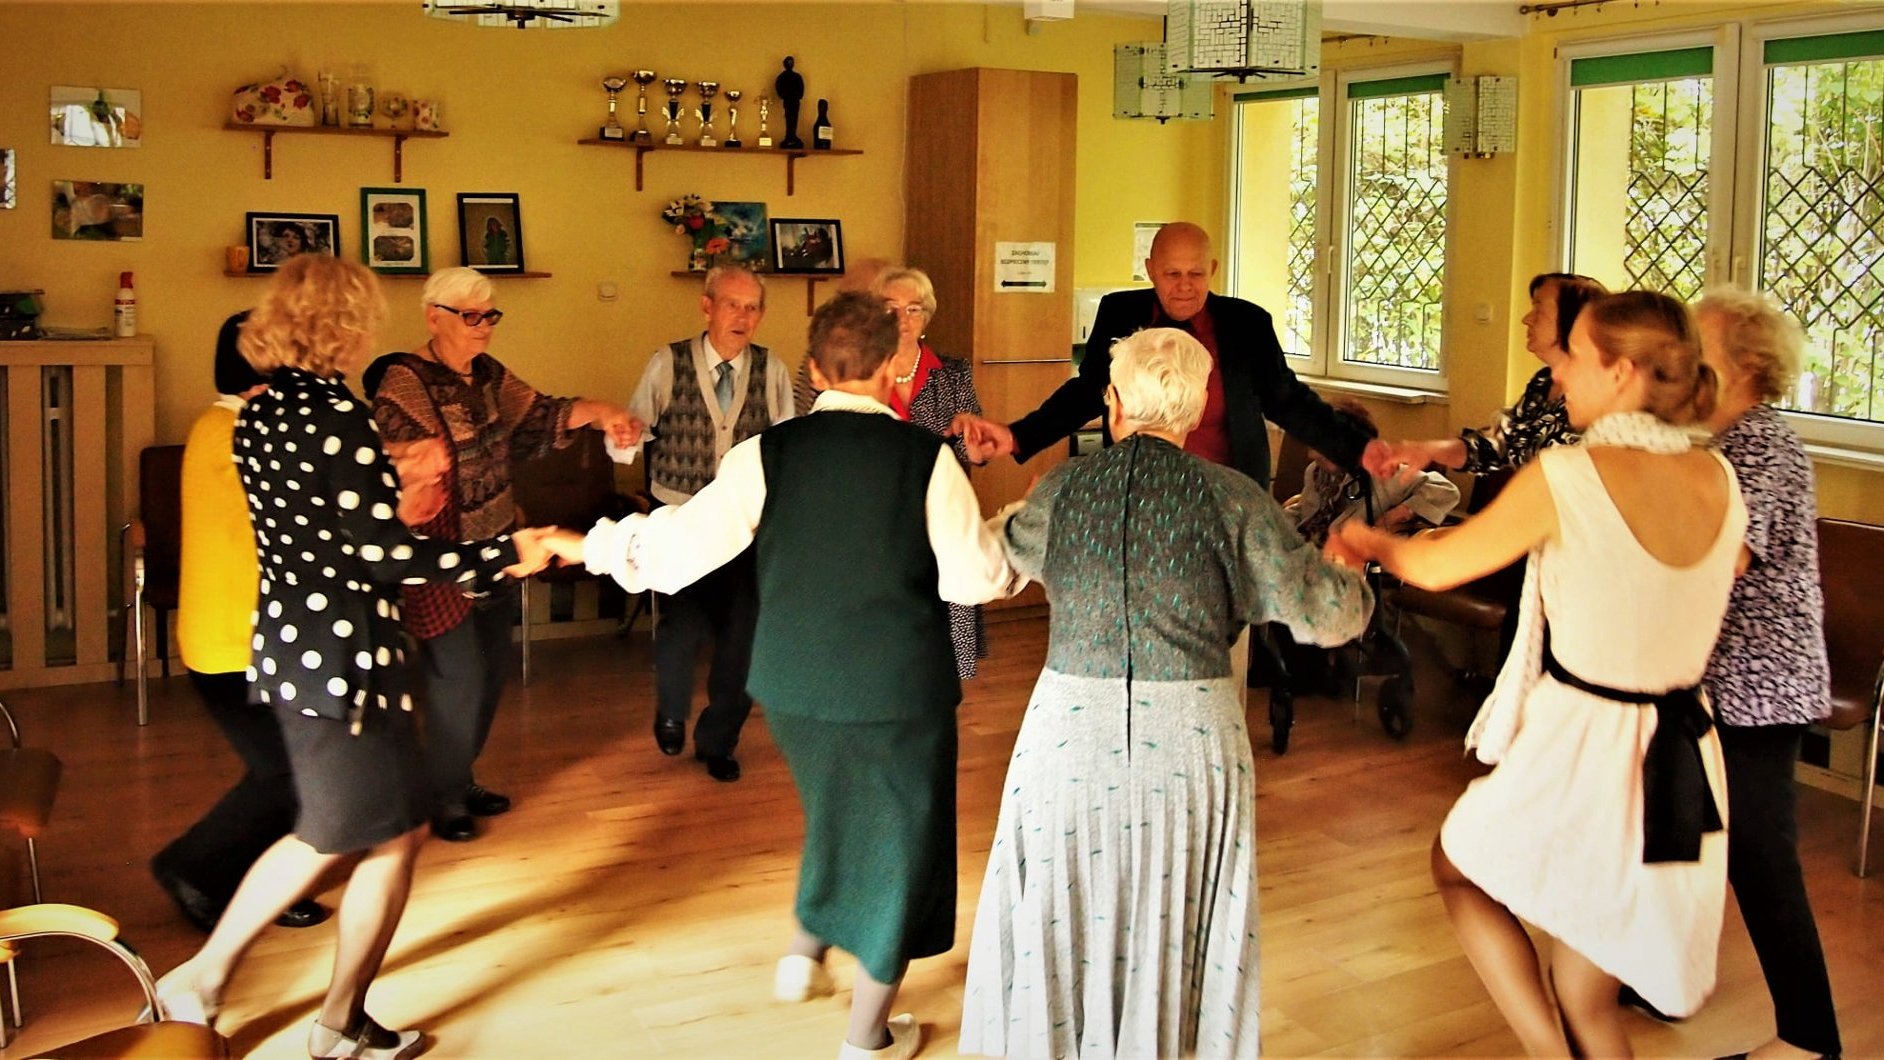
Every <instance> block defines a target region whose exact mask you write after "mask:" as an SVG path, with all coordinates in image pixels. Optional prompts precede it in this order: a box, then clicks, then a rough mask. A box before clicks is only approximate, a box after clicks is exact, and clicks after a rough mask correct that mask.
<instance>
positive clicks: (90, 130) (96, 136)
mask: <svg viewBox="0 0 1884 1060" xmlns="http://www.w3.org/2000/svg"><path fill="white" fill-rule="evenodd" d="M143 114H144V93H142V92H139V91H138V90H137V89H135V88H92V87H89V86H82V85H54V86H52V107H51V114H50V120H49V121H48V123H47V127H48V129H49V131H50V132H51V134H52V142H53V143H55V144H59V145H61V146H64V147H137V146H139V145H140V144H142V143H143V141H144V117H143Z"/></svg>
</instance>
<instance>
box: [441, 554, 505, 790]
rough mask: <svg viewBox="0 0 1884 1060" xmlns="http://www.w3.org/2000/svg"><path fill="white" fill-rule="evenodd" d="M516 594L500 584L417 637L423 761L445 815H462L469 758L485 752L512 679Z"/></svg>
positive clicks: (468, 784) (469, 785)
mask: <svg viewBox="0 0 1884 1060" xmlns="http://www.w3.org/2000/svg"><path fill="white" fill-rule="evenodd" d="M516 618H517V597H516V595H515V593H514V591H513V590H511V589H508V588H502V589H499V590H497V592H495V593H493V594H492V595H491V596H489V597H487V598H485V599H484V600H481V601H479V603H478V606H476V607H474V608H472V609H471V613H470V614H469V615H466V616H465V620H464V621H463V622H460V623H458V625H457V626H456V627H454V628H452V629H450V630H447V631H446V632H444V633H441V634H439V635H438V636H436V637H431V638H428V639H426V640H421V641H420V642H419V659H418V662H419V673H420V675H421V676H422V677H423V679H424V682H425V695H424V703H425V765H426V771H427V772H428V774H429V775H430V776H431V779H432V791H433V792H434V793H435V794H436V796H437V799H438V813H439V815H440V816H442V817H457V816H462V815H463V814H464V812H465V808H464V797H465V793H466V791H467V790H468V789H469V788H470V787H471V783H472V776H471V764H472V763H473V762H476V761H477V759H478V755H480V754H482V753H483V752H484V741H485V740H486V739H488V738H489V737H490V735H491V719H493V718H495V717H496V716H497V701H498V700H499V699H500V698H502V697H503V694H504V683H505V682H506V681H508V680H509V679H510V670H511V656H512V655H513V654H514V653H515V650H516V649H515V648H514V647H512V645H511V642H510V630H511V627H512V626H513V625H515V624H516Z"/></svg>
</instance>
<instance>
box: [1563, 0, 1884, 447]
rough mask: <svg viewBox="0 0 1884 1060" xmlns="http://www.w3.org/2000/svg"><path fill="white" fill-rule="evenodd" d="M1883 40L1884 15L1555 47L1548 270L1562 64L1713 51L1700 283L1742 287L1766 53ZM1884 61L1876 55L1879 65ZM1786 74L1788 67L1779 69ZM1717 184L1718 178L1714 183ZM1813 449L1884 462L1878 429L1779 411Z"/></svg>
mask: <svg viewBox="0 0 1884 1060" xmlns="http://www.w3.org/2000/svg"><path fill="white" fill-rule="evenodd" d="M1879 31H1884V13H1880V12H1875V11H1861V12H1840V13H1832V14H1825V15H1816V16H1811V15H1808V16H1788V17H1774V18H1764V19H1741V20H1731V21H1722V22H1719V23H1714V24H1710V25H1702V26H1697V27H1695V28H1694V29H1691V30H1686V31H1681V32H1671V33H1649V34H1617V35H1609V36H1604V37H1597V38H1590V39H1587V40H1579V41H1573V42H1565V43H1562V44H1560V45H1559V46H1558V47H1557V52H1556V58H1557V64H1556V65H1557V71H1556V75H1557V99H1558V105H1557V107H1556V120H1557V134H1556V136H1555V139H1554V143H1555V146H1556V151H1557V155H1556V158H1555V160H1554V161H1555V164H1554V166H1553V175H1554V179H1553V181H1552V185H1553V192H1552V201H1551V210H1550V220H1549V223H1550V226H1551V231H1550V237H1551V238H1550V248H1551V253H1550V263H1551V267H1552V268H1553V269H1559V270H1561V269H1565V268H1568V267H1569V266H1568V263H1569V262H1570V261H1571V260H1572V258H1571V253H1570V241H1571V239H1572V238H1573V235H1574V232H1575V226H1574V224H1573V218H1572V216H1571V209H1572V195H1573V188H1574V181H1575V176H1576V127H1575V126H1576V120H1575V119H1576V114H1575V109H1576V107H1575V105H1576V92H1577V89H1576V88H1574V87H1572V85H1571V73H1570V66H1571V63H1572V62H1573V61H1575V60H1577V59H1583V58H1592V57H1599V56H1609V55H1631V54H1639V53H1643V52H1654V51H1666V50H1671V49H1677V48H1693V47H1699V46H1703V45H1711V46H1712V47H1713V49H1714V69H1713V75H1712V76H1713V79H1714V110H1713V125H1712V129H1711V133H1710V135H1711V136H1712V138H1713V143H1712V145H1711V146H1712V150H1711V152H1710V162H1709V165H1710V167H1712V168H1710V170H1709V173H1708V178H1709V181H1710V185H1709V196H1708V209H1709V229H1710V231H1709V233H1708V251H1707V259H1708V260H1707V265H1706V269H1705V274H1706V284H1707V285H1708V286H1713V285H1716V284H1728V283H1731V284H1736V285H1739V286H1743V287H1751V286H1752V283H1753V280H1754V278H1755V275H1756V273H1757V270H1758V267H1759V263H1758V260H1757V255H1758V253H1759V251H1760V239H1761V234H1762V233H1761V225H1762V215H1763V212H1764V210H1763V208H1764V205H1765V203H1764V194H1765V192H1764V187H1765V178H1766V174H1765V164H1766V152H1767V136H1768V134H1769V131H1770V124H1771V123H1770V119H1769V116H1768V100H1767V84H1768V81H1769V77H1768V74H1767V71H1768V69H1769V67H1768V65H1767V62H1766V45H1767V43H1768V42H1770V41H1774V40H1784V39H1789V38H1797V37H1821V36H1824V37H1829V36H1838V35H1841V34H1848V33H1865V32H1879ZM1880 58H1884V56H1880ZM1778 65H1792V64H1778ZM1716 175H1718V176H1719V179H1718V180H1716V179H1715V177H1716ZM1780 412H1781V414H1782V415H1783V416H1784V417H1785V418H1786V421H1787V422H1788V423H1789V424H1791V426H1792V427H1793V429H1794V430H1796V431H1797V432H1798V433H1799V436H1800V437H1801V438H1802V439H1803V440H1804V441H1805V442H1806V444H1807V446H1808V448H1809V449H1811V450H1813V452H1814V458H1815V459H1821V460H1823V459H1830V460H1832V461H1834V462H1840V463H1853V462H1855V463H1858V464H1863V465H1865V466H1870V465H1872V464H1875V463H1878V462H1879V461H1880V460H1884V421H1878V422H1862V421H1856V420H1847V419H1842V418H1839V417H1834V416H1824V415H1819V414H1816V413H1810V412H1794V411H1792V410H1789V409H1781V410H1780Z"/></svg>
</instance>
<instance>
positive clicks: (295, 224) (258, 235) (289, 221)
mask: <svg viewBox="0 0 1884 1060" xmlns="http://www.w3.org/2000/svg"><path fill="white" fill-rule="evenodd" d="M244 227H245V228H247V230H248V233H249V271H250V272H274V271H275V270H276V269H278V268H280V267H281V263H282V262H284V261H287V260H288V259H289V258H292V257H294V256H295V255H296V254H306V253H310V252H312V253H315V254H333V255H336V256H337V255H339V253H340V215H339V214H331V213H251V214H249V215H248V221H247V224H246V225H245V226H244Z"/></svg>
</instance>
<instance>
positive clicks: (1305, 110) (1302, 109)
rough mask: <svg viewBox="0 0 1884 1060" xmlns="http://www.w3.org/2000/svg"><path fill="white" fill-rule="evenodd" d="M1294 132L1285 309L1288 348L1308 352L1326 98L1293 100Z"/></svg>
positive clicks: (1311, 340)
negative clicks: (1318, 169) (1318, 166)
mask: <svg viewBox="0 0 1884 1060" xmlns="http://www.w3.org/2000/svg"><path fill="white" fill-rule="evenodd" d="M1288 106H1289V107H1290V108H1291V109H1292V110H1294V112H1295V114H1294V118H1293V127H1294V130H1295V132H1294V134H1293V135H1292V136H1290V137H1289V248H1288V254H1289V301H1288V305H1287V306H1286V307H1285V308H1284V309H1283V312H1282V339H1283V343H1282V348H1283V350H1284V351H1285V352H1287V353H1292V354H1298V355H1300V356H1304V357H1306V356H1308V354H1309V351H1311V350H1312V349H1314V346H1313V343H1314V340H1315V208H1316V201H1315V185H1316V176H1317V174H1316V164H1317V162H1318V158H1317V154H1316V150H1317V145H1318V143H1319V142H1320V138H1321V100H1319V99H1316V98H1314V97H1307V98H1303V99H1296V100H1291V101H1289V103H1288Z"/></svg>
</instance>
